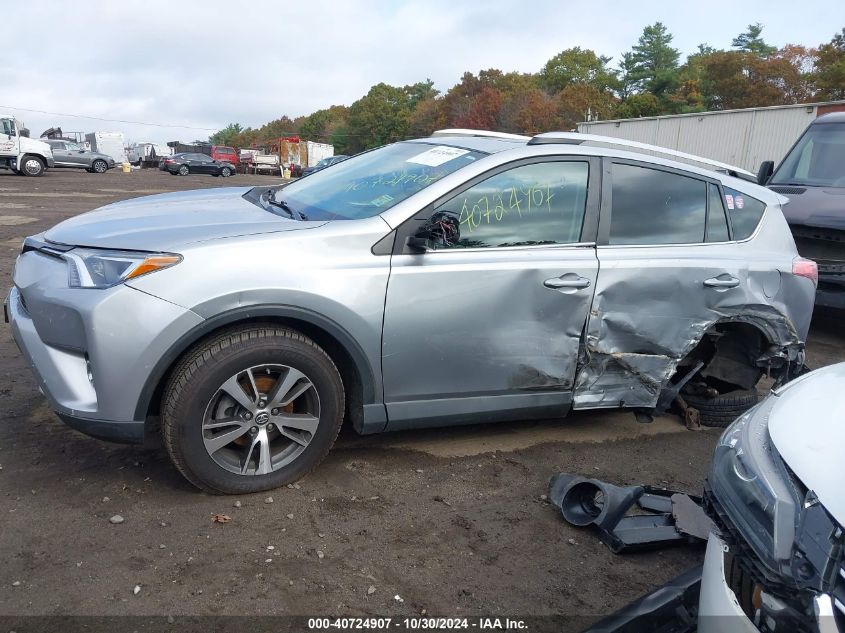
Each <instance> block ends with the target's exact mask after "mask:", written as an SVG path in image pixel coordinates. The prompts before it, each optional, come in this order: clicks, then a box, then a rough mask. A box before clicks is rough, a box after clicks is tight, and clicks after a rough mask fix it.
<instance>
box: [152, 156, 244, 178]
mask: <svg viewBox="0 0 845 633" xmlns="http://www.w3.org/2000/svg"><path fill="white" fill-rule="evenodd" d="M158 168H159V169H160V170H162V171H166V172H169V173H170V174H171V175H173V176H176V175H179V176H187V175H188V174H211V175H212V176H223V178H228V177H229V176H231V175H232V174H234V173H235V166H234V165H233V164H232V163H227V162H223V161H219V160H214V159H213V158H212V157H211V156H208V155H207V154H174V155H173V156H168V157H167V158H164V159H162V160H161V161H159V164H158Z"/></svg>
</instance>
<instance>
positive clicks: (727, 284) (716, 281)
mask: <svg viewBox="0 0 845 633" xmlns="http://www.w3.org/2000/svg"><path fill="white" fill-rule="evenodd" d="M704 285H705V286H707V287H709V288H736V287H737V286H738V285H739V279H737V278H736V277H731V276H730V275H719V276H718V277H711V278H710V279H706V280H705V281H704Z"/></svg>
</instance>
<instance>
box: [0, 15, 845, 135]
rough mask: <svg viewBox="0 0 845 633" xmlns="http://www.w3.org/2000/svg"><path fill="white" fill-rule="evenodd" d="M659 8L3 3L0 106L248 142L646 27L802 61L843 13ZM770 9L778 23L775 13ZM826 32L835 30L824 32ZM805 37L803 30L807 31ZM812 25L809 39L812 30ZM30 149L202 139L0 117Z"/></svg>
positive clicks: (531, 65) (607, 49) (531, 64)
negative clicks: (398, 90) (800, 54)
mask: <svg viewBox="0 0 845 633" xmlns="http://www.w3.org/2000/svg"><path fill="white" fill-rule="evenodd" d="M736 4H737V3H735V2H726V1H711V2H709V3H707V4H706V5H701V6H695V5H690V4H689V3H676V4H669V3H666V2H662V1H657V0H641V1H640V2H638V3H636V4H632V3H629V2H608V1H605V2H600V1H597V2H594V3H592V4H586V5H585V4H583V3H574V2H560V1H554V0H538V1H535V2H522V3H520V2H514V1H513V0H510V1H505V0H487V1H467V2H455V1H454V0H451V1H447V0H426V1H425V2H410V1H407V2H378V1H376V0H345V1H343V2H317V1H311V2H299V3H296V2H271V1H269V0H250V1H249V2H242V1H238V2H232V1H231V0H229V1H226V2H223V1H221V0H206V1H204V2H200V1H179V2H176V1H173V0H168V1H163V0H153V1H147V2H138V1H128V0H124V1H122V2H113V1H107V0H100V1H89V2H82V3H67V2H58V1H56V2H39V3H16V4H15V5H14V6H9V7H6V9H5V11H4V15H5V23H6V24H7V25H16V26H15V28H7V29H4V35H3V37H4V44H5V47H4V50H6V54H5V55H4V58H3V59H2V60H0V77H2V78H3V79H2V82H0V104H2V105H5V106H14V107H17V108H31V109H36V110H46V111H50V112H60V113H75V114H86V115H90V116H94V117H101V118H107V119H124V120H133V121H145V122H157V123H162V124H172V125H183V126H190V127H195V128H209V129H219V128H220V127H223V126H225V125H226V124H227V123H229V122H239V123H241V124H243V125H248V126H258V125H261V124H263V123H265V122H267V121H269V120H272V119H275V118H278V117H280V116H281V115H283V114H288V115H289V116H297V115H303V114H308V113H310V112H312V111H314V110H316V109H319V108H325V107H328V106H330V105H332V104H347V105H348V104H350V103H351V102H353V101H354V100H355V99H357V98H359V97H360V96H362V95H363V94H365V93H366V92H367V90H368V89H369V87H370V86H372V85H373V84H375V83H378V82H381V81H384V82H387V83H390V84H394V85H405V84H410V83H414V82H416V81H421V80H424V79H426V78H431V79H432V80H433V81H434V82H435V86H436V87H437V88H439V89H440V90H444V91H445V90H446V89H448V88H449V87H450V86H452V85H454V84H455V83H456V82H457V81H458V80H459V79H460V76H461V74H462V73H463V72H464V71H467V70H469V71H472V72H477V71H478V70H481V69H484V68H500V69H502V70H505V71H511V70H516V71H520V72H536V71H538V70H539V69H540V68H541V67H542V65H543V64H544V63H545V62H546V60H548V59H549V58H550V57H551V56H553V55H554V54H556V53H557V52H559V51H560V50H562V49H563V48H566V47H569V46H575V45H579V46H582V47H589V48H593V49H595V50H596V51H597V52H599V53H603V54H608V55H615V56H618V55H619V53H620V52H622V51H623V50H627V49H628V48H630V46H631V45H632V44H633V43H634V42H635V41H636V39H637V37H638V36H639V34H640V32H641V31H642V27H643V26H644V25H646V24H648V23H651V22H654V21H656V20H662V21H663V22H665V23H666V24H667V25H668V27H669V29H670V31H671V32H672V33H674V34H675V44H676V45H677V46H678V47H679V48H681V49H682V50H683V51H685V52H689V51H692V50H693V49H694V48H695V46H696V45H697V44H698V43H699V42H701V41H706V42H708V43H710V44H713V45H716V46H723V47H725V46H729V45H730V40H731V38H732V37H734V36H735V35H736V34H737V33H739V32H740V31H742V30H743V29H744V28H745V25H746V24H748V23H749V22H756V21H763V22H764V23H765V26H766V30H765V31H764V36H766V38H767V39H768V40H769V41H771V42H773V43H775V44H778V45H782V44H784V43H786V42H787V41H791V42H797V43H802V44H808V45H816V44H818V43H820V42H823V41H827V40H829V39H830V38H831V37H832V36H833V31H834V30H835V29H834V26H828V25H841V24H842V23H843V22H845V19H843V18H845V7H843V5H842V3H841V0H826V1H823V0H816V1H810V2H806V3H805V4H804V5H802V6H803V9H802V12H803V13H805V14H808V15H825V14H826V15H827V16H828V19H826V20H825V21H822V20H816V21H811V20H802V21H798V22H796V21H794V20H793V19H792V17H791V16H792V15H793V12H792V10H791V7H792V4H791V3H787V2H785V1H784V0H776V1H773V2H771V3H769V4H768V5H766V7H765V11H763V10H761V9H760V6H759V5H753V6H752V5H749V6H748V7H743V6H739V7H738V6H736ZM780 9H782V10H780ZM837 16H839V17H838V19H837ZM813 22H815V24H813ZM820 22H824V23H823V24H819V23H820ZM13 112H14V113H15V114H17V115H18V116H19V117H20V118H22V119H24V120H25V121H26V122H27V124H28V125H29V127H30V129H31V130H32V132H33V134H39V133H40V132H41V131H42V130H43V129H45V128H47V127H51V126H54V125H61V127H62V128H63V129H64V130H66V131H67V130H77V131H82V132H87V131H92V130H121V131H123V132H124V134H125V135H126V137H127V140H128V139H134V140H156V141H166V140H173V139H177V138H178V139H181V140H192V139H193V138H205V137H206V136H207V135H208V132H207V131H204V130H191V129H185V128H181V129H180V128H175V127H173V128H159V127H154V126H140V125H130V124H124V123H108V122H102V121H95V120H90V119H80V118H73V117H63V116H51V115H42V114H38V113H28V112H24V111H20V110H13Z"/></svg>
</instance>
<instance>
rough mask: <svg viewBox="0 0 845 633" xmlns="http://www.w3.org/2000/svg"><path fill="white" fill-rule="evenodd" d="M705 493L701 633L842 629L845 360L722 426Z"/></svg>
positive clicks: (839, 632) (844, 602)
mask: <svg viewBox="0 0 845 633" xmlns="http://www.w3.org/2000/svg"><path fill="white" fill-rule="evenodd" d="M706 497H707V503H708V506H709V508H710V509H711V510H712V512H711V514H712V515H714V517H715V518H716V523H717V525H718V527H719V529H720V531H721V534H719V535H716V534H711V536H710V539H709V541H708V545H707V554H706V557H705V562H704V572H703V576H702V580H701V593H700V598H699V622H698V631H699V632H700V633H716V632H718V633H725V632H734V631H737V632H740V631H741V632H749V633H756V632H757V631H765V632H773V633H779V632H780V631H789V632H795V633H800V632H804V631H812V632H814V633H815V632H818V633H827V632H831V633H842V632H845V566H844V565H845V363H840V364H838V365H832V366H830V367H825V368H824V369H819V370H817V371H814V372H812V373H809V374H806V375H804V376H802V377H800V378H798V379H796V380H794V381H792V382H790V383H788V384H787V385H785V386H784V387H782V388H780V389H778V390H776V391H774V392H773V393H772V394H771V395H770V396H769V397H768V398H766V399H765V400H764V401H763V402H761V403H760V404H758V405H757V406H756V407H754V408H753V409H751V410H749V411H748V412H747V413H745V414H744V415H743V416H741V417H740V418H738V419H737V420H736V422H734V423H733V424H732V425H731V426H730V427H728V429H727V430H726V431H725V433H724V435H723V436H722V438H721V440H720V441H719V445H718V446H717V448H716V452H715V455H714V458H713V464H712V467H711V472H710V476H709V478H708V484H707V489H706Z"/></svg>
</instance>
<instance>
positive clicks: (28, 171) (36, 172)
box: [0, 114, 54, 176]
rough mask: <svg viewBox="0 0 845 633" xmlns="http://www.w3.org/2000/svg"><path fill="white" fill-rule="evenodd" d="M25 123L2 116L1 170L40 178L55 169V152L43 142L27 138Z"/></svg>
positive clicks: (12, 117) (8, 116)
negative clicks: (49, 170)
mask: <svg viewBox="0 0 845 633" xmlns="http://www.w3.org/2000/svg"><path fill="white" fill-rule="evenodd" d="M27 132H28V131H27V130H26V127H25V126H24V124H23V122H21V121H19V120H18V119H16V118H15V117H14V116H12V115H11V114H0V169H11V170H12V171H13V172H15V173H16V174H21V175H24V176H40V175H41V174H43V173H44V172H45V171H46V170H47V169H48V168H50V167H53V164H54V163H53V151H52V150H51V149H50V146H49V145H47V143H45V142H43V141H36V140H35V139H31V138H29V137H28V136H26V133H27Z"/></svg>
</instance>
